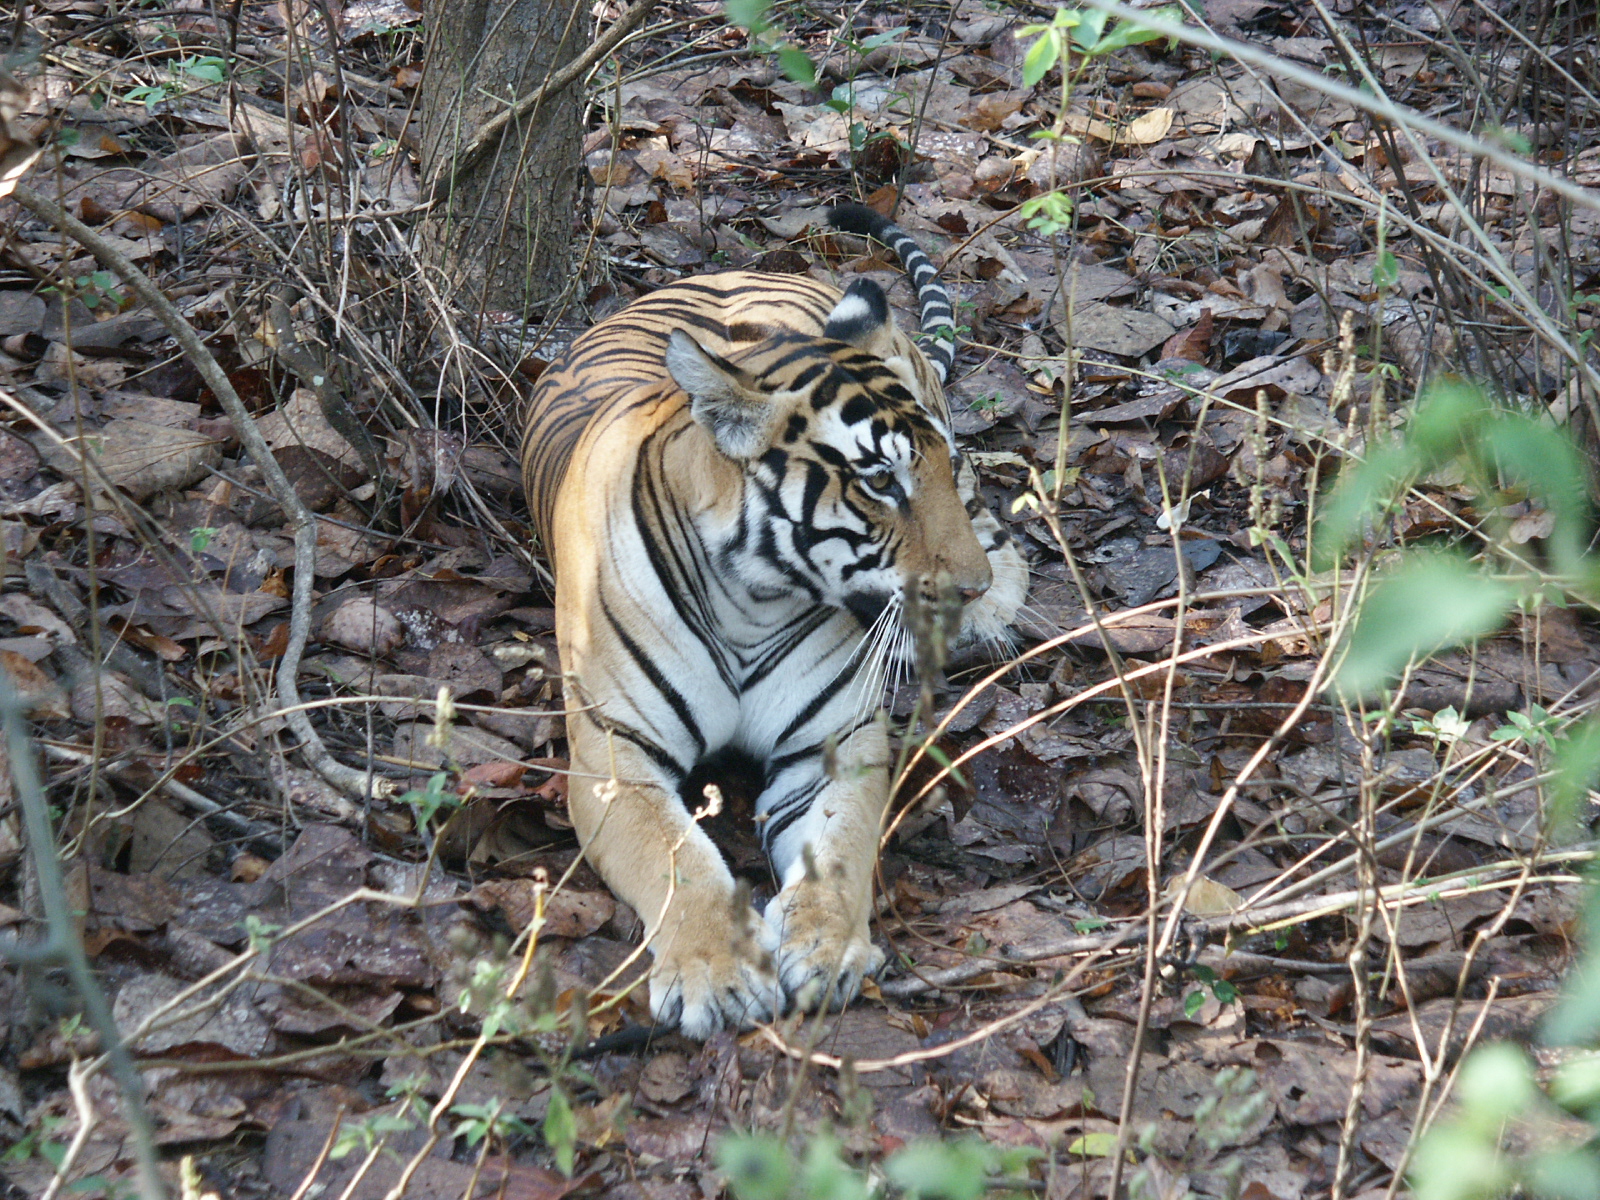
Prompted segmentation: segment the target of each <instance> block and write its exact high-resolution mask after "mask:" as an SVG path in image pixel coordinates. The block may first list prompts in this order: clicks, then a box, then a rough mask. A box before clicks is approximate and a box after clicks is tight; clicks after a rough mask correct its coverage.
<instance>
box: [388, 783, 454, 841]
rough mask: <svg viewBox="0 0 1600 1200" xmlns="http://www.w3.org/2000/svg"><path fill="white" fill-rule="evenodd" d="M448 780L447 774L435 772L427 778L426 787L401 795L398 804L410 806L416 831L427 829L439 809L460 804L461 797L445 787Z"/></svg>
mask: <svg viewBox="0 0 1600 1200" xmlns="http://www.w3.org/2000/svg"><path fill="white" fill-rule="evenodd" d="M449 778H450V776H449V774H448V773H447V772H445V771H436V772H434V774H433V775H431V776H430V777H429V779H428V786H427V787H424V788H412V789H411V790H410V791H408V792H404V793H402V794H401V796H400V803H401V804H405V805H409V806H410V808H411V812H412V818H413V820H415V821H416V825H417V828H418V829H427V828H428V827H429V826H430V825H431V824H432V823H433V818H434V817H435V816H437V815H438V812H439V810H440V809H442V808H453V807H455V806H456V805H458V804H460V803H461V797H460V796H458V795H456V793H454V792H452V791H451V790H450V789H449V788H448V787H446V786H445V784H446V782H447V781H448V780H449Z"/></svg>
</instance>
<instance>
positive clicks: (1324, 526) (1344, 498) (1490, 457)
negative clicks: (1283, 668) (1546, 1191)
mask: <svg viewBox="0 0 1600 1200" xmlns="http://www.w3.org/2000/svg"><path fill="white" fill-rule="evenodd" d="M1445 467H1450V468H1452V469H1454V470H1456V471H1459V473H1460V474H1461V475H1462V476H1463V477H1464V479H1465V482H1466V484H1467V485H1468V486H1469V487H1471V488H1472V489H1473V490H1474V491H1476V492H1477V493H1478V494H1479V495H1480V496H1482V497H1484V499H1485V504H1484V510H1485V511H1486V512H1487V513H1488V516H1487V517H1486V519H1485V525H1486V527H1487V532H1488V533H1489V534H1490V535H1491V536H1490V538H1489V539H1488V540H1487V542H1486V548H1485V554H1484V559H1485V561H1482V562H1474V561H1472V560H1471V559H1470V558H1469V557H1468V556H1467V555H1466V554H1465V553H1463V552H1461V551H1458V550H1455V549H1449V548H1446V549H1439V548H1433V547H1430V548H1426V549H1422V550H1416V551H1413V552H1411V553H1409V554H1406V555H1403V556H1402V557H1401V558H1400V559H1399V560H1398V561H1397V562H1396V563H1395V564H1394V565H1393V566H1392V567H1390V568H1389V569H1387V570H1386V571H1384V572H1383V573H1382V574H1381V575H1380V576H1379V577H1378V579H1377V581H1376V582H1375V583H1374V584H1373V586H1372V588H1371V590H1370V591H1369V592H1368V594H1367V596H1366V598H1365V600H1364V602H1363V605H1362V610H1361V614H1360V616H1359V618H1358V620H1357V622H1356V625H1355V628H1354V630H1353V631H1352V633H1351V635H1350V637H1349V639H1348V641H1347V642H1346V644H1345V646H1344V657H1343V661H1342V663H1341V665H1340V669H1339V674H1338V683H1339V686H1340V687H1341V688H1342V689H1343V690H1344V692H1345V693H1346V694H1347V695H1352V696H1355V695H1366V694H1371V693H1373V692H1375V691H1377V690H1378V689H1380V688H1382V687H1383V686H1385V685H1386V684H1387V683H1388V682H1389V681H1390V680H1392V679H1393V678H1394V677H1395V676H1396V675H1397V674H1399V672H1400V671H1401V670H1402V669H1403V668H1404V667H1405V665H1406V664H1407V663H1408V662H1410V661H1411V660H1412V659H1414V658H1415V657H1417V656H1419V655H1427V654H1430V653H1432V652H1434V651H1435V650H1437V649H1440V648H1442V647H1444V646H1449V645H1455V644H1458V643H1461V642H1465V641H1470V640H1471V639H1473V638H1475V637H1480V636H1482V635H1484V634H1488V633H1491V632H1493V631H1494V630H1495V629H1496V628H1498V627H1499V625H1500V624H1501V622H1502V621H1504V620H1505V617H1506V615H1507V613H1509V612H1510V611H1511V609H1512V607H1513V606H1514V604H1515V603H1516V602H1517V601H1518V600H1519V598H1521V599H1522V600H1523V601H1524V602H1535V601H1536V600H1537V599H1538V597H1539V596H1540V595H1541V593H1543V592H1546V591H1547V590H1549V589H1551V588H1552V587H1555V586H1559V585H1560V584H1565V585H1566V586H1568V587H1573V588H1576V589H1578V590H1580V591H1583V592H1590V593H1592V592H1594V591H1596V590H1597V589H1596V584H1597V583H1600V570H1597V567H1596V565H1595V564H1594V563H1592V562H1589V561H1588V560H1587V559H1586V557H1585V548H1586V543H1587V538H1588V500H1587V488H1586V477H1585V468H1584V465H1583V462H1582V459H1581V457H1580V456H1579V455H1578V453H1577V451H1576V450H1575V449H1574V447H1573V445H1572V442H1571V440H1570V439H1569V438H1568V437H1567V436H1566V434H1565V433H1563V432H1562V431H1561V430H1559V429H1556V428H1554V427H1552V426H1549V425H1547V424H1544V423H1542V422H1541V421H1539V420H1538V419H1537V418H1535V417H1531V416H1525V415H1523V414H1522V413H1519V412H1515V411H1512V410H1510V409H1509V408H1506V407H1503V406H1498V405H1495V404H1492V403H1491V402H1490V401H1489V400H1488V398H1487V397H1485V396H1484V394H1483V393H1482V392H1481V391H1479V390H1478V389H1477V388H1475V387H1472V386H1471V385H1469V384H1466V383H1462V382H1458V381H1449V382H1444V383H1440V384H1436V385H1434V386H1433V387H1431V388H1430V389H1429V390H1428V391H1427V392H1426V393H1425V395H1424V397H1423V399H1422V400H1421V401H1420V402H1419V403H1418V405H1417V408H1416V411H1415V413H1414V414H1413V416H1412V418H1411V422H1410V424H1409V426H1408V427H1407V429H1406V433H1405V436H1404V437H1402V438H1398V439H1395V440H1393V441H1390V442H1387V443H1378V444H1376V445H1375V446H1373V447H1372V449H1371V450H1370V452H1369V453H1368V455H1367V457H1366V459H1365V461H1364V462H1362V463H1360V464H1359V465H1357V466H1355V467H1353V468H1350V469H1347V470H1346V471H1345V473H1344V475H1343V477H1342V478H1341V479H1340V481H1339V484H1338V486H1337V487H1336V488H1334V490H1333V492H1332V493H1331V494H1330V495H1329V497H1328V499H1327V501H1326V502H1325V503H1324V505H1323V507H1322V517H1321V520H1320V521H1319V522H1318V524H1317V527H1316V531H1315V539H1314V542H1313V547H1312V550H1313V555H1312V557H1313V562H1314V564H1315V565H1318V566H1322V567H1327V566H1331V565H1333V564H1334V563H1335V562H1337V561H1338V560H1339V559H1340V558H1341V557H1342V556H1343V555H1344V554H1345V553H1346V552H1348V551H1349V550H1350V549H1351V548H1352V547H1353V546H1355V545H1357V544H1359V543H1361V542H1363V541H1367V540H1372V541H1380V540H1382V539H1383V538H1385V537H1386V536H1387V525H1388V523H1389V521H1390V520H1391V519H1392V517H1393V516H1394V515H1395V514H1396V513H1398V512H1399V511H1400V507H1401V505H1402V504H1403V503H1404V497H1405V495H1406V492H1407V490H1408V489H1409V488H1410V487H1411V486H1412V485H1413V484H1414V483H1416V482H1417V481H1418V480H1420V479H1422V478H1424V477H1425V476H1427V475H1429V474H1431V473H1433V472H1435V471H1439V470H1441V469H1443V468H1445ZM1508 493H1509V494H1512V495H1517V496H1523V497H1528V498H1531V499H1533V500H1535V501H1536V502H1538V503H1539V504H1540V505H1541V506H1542V507H1543V508H1544V509H1545V510H1546V511H1547V512H1549V513H1550V514H1551V516H1552V518H1553V522H1552V528H1551V532H1550V536H1549V537H1548V538H1547V539H1546V540H1545V542H1544V546H1543V549H1544V554H1545V557H1546V559H1547V566H1546V569H1545V570H1544V571H1543V572H1539V573H1536V572H1535V571H1533V570H1532V569H1530V567H1529V566H1528V564H1527V563H1526V562H1525V561H1522V560H1518V559H1514V558H1511V557H1510V556H1507V555H1502V554H1501V552H1500V550H1499V549H1498V548H1499V547H1502V546H1506V545H1510V544H1511V543H1510V539H1509V538H1505V537H1499V536H1495V535H1496V533H1497V532H1499V533H1503V532H1504V530H1503V528H1501V527H1503V526H1504V525H1505V524H1506V523H1507V522H1506V518H1504V517H1502V516H1500V515H1499V510H1500V509H1501V508H1502V507H1503V501H1500V500H1499V499H1498V498H1499V497H1502V496H1506V495H1507V494H1508ZM1497 560H1498V561H1497ZM1494 567H1498V568H1500V569H1498V570H1494V569H1492V568H1494ZM1597 748H1600V747H1597Z"/></svg>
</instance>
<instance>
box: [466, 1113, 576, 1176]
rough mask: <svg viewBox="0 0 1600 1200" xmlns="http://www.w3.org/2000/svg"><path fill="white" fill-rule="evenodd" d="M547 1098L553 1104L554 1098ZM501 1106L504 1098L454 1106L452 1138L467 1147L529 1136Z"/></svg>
mask: <svg viewBox="0 0 1600 1200" xmlns="http://www.w3.org/2000/svg"><path fill="white" fill-rule="evenodd" d="M551 1099H552V1102H553V1101H554V1097H553V1096H552V1098H551ZM505 1107H506V1102H505V1100H504V1098H500V1099H496V1100H493V1101H488V1102H485V1103H481V1104H467V1103H461V1104H457V1105H455V1106H454V1107H452V1108H451V1109H450V1112H451V1115H453V1116H456V1117H459V1118H460V1120H458V1121H457V1122H456V1127H455V1129H454V1130H453V1131H452V1136H454V1137H458V1138H465V1139H466V1143H467V1145H468V1146H476V1145H477V1144H478V1143H479V1142H481V1141H483V1139H484V1138H494V1139H495V1140H497V1141H508V1140H510V1139H512V1138H519V1137H528V1136H530V1135H531V1134H532V1133H533V1126H531V1125H529V1124H528V1123H527V1122H526V1121H524V1120H523V1119H522V1118H521V1117H518V1116H517V1115H515V1114H514V1113H508V1112H506V1111H505ZM569 1174H570V1172H569Z"/></svg>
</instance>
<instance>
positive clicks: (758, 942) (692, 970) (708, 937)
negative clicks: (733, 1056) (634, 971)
mask: <svg viewBox="0 0 1600 1200" xmlns="http://www.w3.org/2000/svg"><path fill="white" fill-rule="evenodd" d="M751 924H752V925H753V926H754V927H755V928H754V929H753V930H751V931H748V932H743V933H741V932H738V931H735V930H734V929H732V928H730V927H728V926H727V925H723V924H721V923H719V922H706V923H705V924H704V925H702V926H700V927H699V928H698V929H697V930H695V931H694V933H693V934H691V933H689V932H688V931H687V930H684V931H680V936H679V937H677V938H675V939H673V942H672V944H670V945H668V946H666V947H665V948H663V949H660V950H656V951H655V958H656V961H655V965H654V967H652V968H651V971H650V1015H651V1016H652V1017H653V1018H654V1019H655V1020H656V1021H657V1022H659V1023H661V1024H664V1025H677V1026H678V1028H679V1030H680V1031H682V1033H683V1034H684V1035H685V1036H686V1037H691V1038H695V1039H697V1040H704V1039H705V1038H708V1037H710V1036H711V1035H712V1034H713V1033H716V1032H717V1031H718V1030H721V1029H748V1028H749V1027H750V1026H752V1025H756V1024H759V1023H761V1022H763V1021H770V1020H772V1019H773V1018H775V1017H777V1016H779V1015H780V1014H781V1013H782V1012H783V1010H784V994H783V988H782V986H781V985H780V984H779V981H778V972H777V969H776V964H775V961H774V958H773V953H772V951H773V948H774V947H775V945H776V942H777V938H776V937H775V936H774V935H773V934H772V931H771V929H770V928H769V927H768V926H767V924H766V922H765V921H763V920H761V919H760V918H759V917H757V916H756V915H755V914H754V913H752V914H751Z"/></svg>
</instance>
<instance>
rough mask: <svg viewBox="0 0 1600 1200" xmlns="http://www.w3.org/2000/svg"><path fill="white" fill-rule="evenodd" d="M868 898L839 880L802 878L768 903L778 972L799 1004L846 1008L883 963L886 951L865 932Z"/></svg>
mask: <svg viewBox="0 0 1600 1200" xmlns="http://www.w3.org/2000/svg"><path fill="white" fill-rule="evenodd" d="M870 901H871V896H870V894H868V895H864V896H850V895H846V894H845V889H844V888H842V887H841V886H840V885H839V883H838V882H837V881H829V880H826V879H815V880H813V879H802V880H799V881H798V882H796V883H793V884H790V885H789V886H788V887H786V888H784V890H783V891H782V892H781V893H779V894H778V895H777V896H776V897H774V898H773V900H772V902H771V903H770V904H768V905H767V923H768V924H770V925H771V926H773V928H775V929H776V930H777V931H778V937H779V939H780V940H779V943H778V978H779V979H781V980H782V981H783V990H784V991H785V992H786V993H787V994H788V997H789V999H790V1001H791V1002H792V1003H794V1004H795V1005H796V1006H797V1007H800V1008H804V1009H815V1008H819V1007H826V1008H842V1007H843V1006H844V1005H846V1004H848V1003H849V1002H850V1001H851V1000H853V999H854V998H855V997H856V994H857V993H858V992H860V991H861V983H862V981H863V980H864V979H866V978H867V977H868V976H870V975H876V974H877V973H878V972H879V971H880V970H882V969H883V962H884V956H883V951H882V950H879V949H878V948H877V947H876V946H874V945H873V944H872V939H871V937H870V936H869V935H868V932H867V913H868V911H869V910H870V907H871V905H870Z"/></svg>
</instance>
